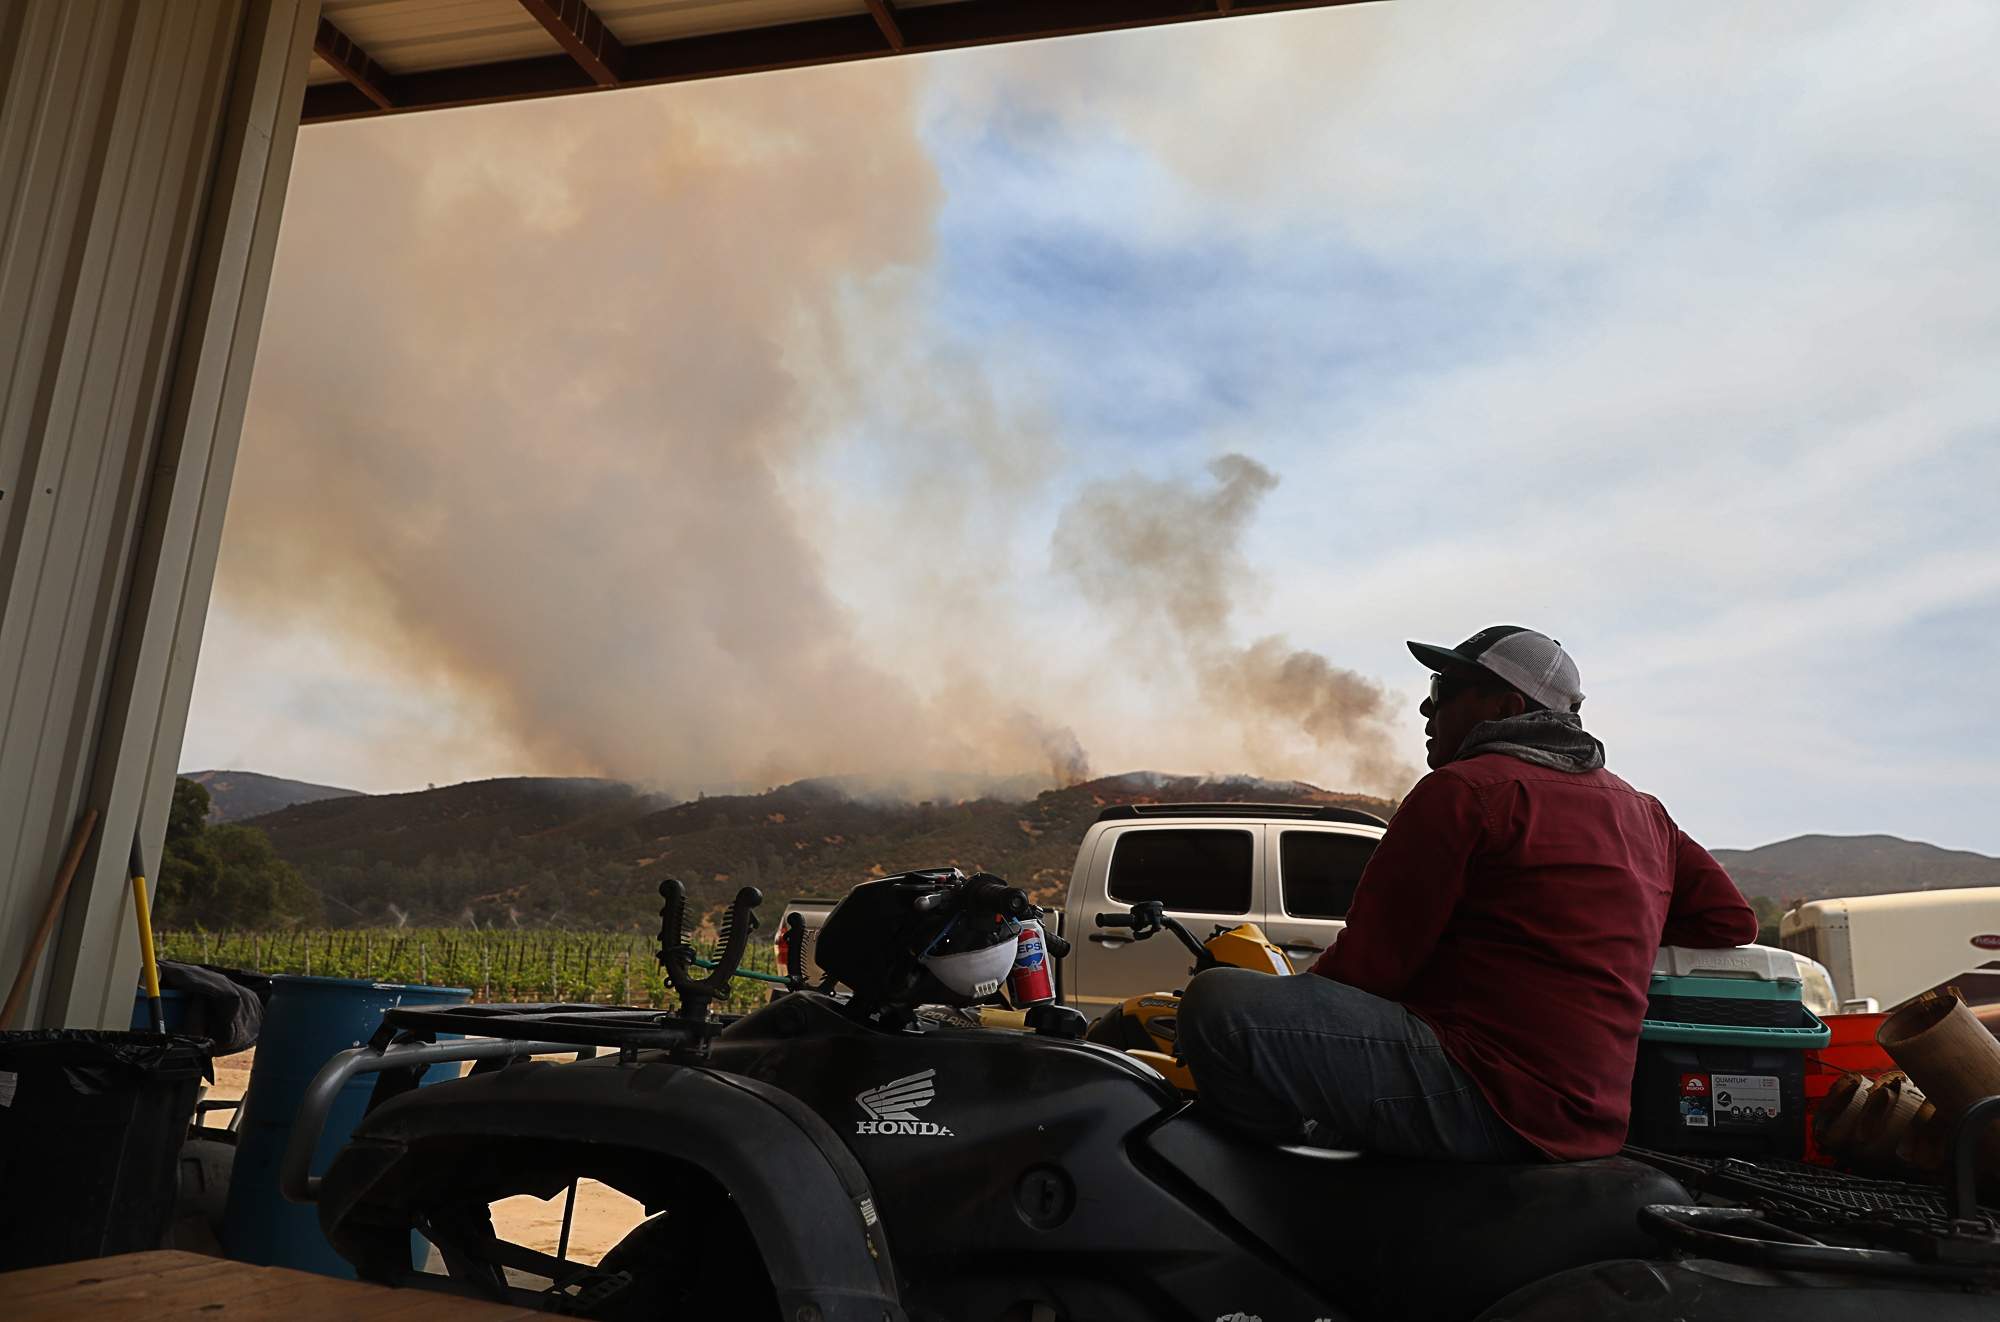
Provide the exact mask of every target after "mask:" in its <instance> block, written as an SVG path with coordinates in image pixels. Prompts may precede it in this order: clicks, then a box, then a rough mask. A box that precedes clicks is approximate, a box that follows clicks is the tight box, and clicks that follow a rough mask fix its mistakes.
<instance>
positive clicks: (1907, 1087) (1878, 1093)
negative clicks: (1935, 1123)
mask: <svg viewBox="0 0 2000 1322" xmlns="http://www.w3.org/2000/svg"><path fill="white" fill-rule="evenodd" d="M1924 1105H1925V1102H1924V1095H1923V1093H1922V1091H1920V1090H1919V1089H1918V1088H1917V1086H1916V1085H1915V1084H1913V1083H1911V1082H1910V1079H1909V1076H1908V1075H1905V1074H1885V1075H1883V1076H1882V1077H1881V1078H1880V1079H1878V1080H1876V1082H1875V1087H1874V1088H1873V1090H1871V1091H1870V1092H1869V1094H1868V1100H1867V1101H1865V1102H1863V1103H1862V1105H1861V1119H1860V1120H1859V1121H1858V1122H1857V1123H1856V1124H1855V1127H1854V1139H1855V1141H1854V1153H1855V1155H1856V1156H1859V1157H1865V1158H1867V1159H1869V1160H1871V1161H1893V1160H1895V1157H1896V1149H1897V1148H1898V1147H1900V1146H1901V1145H1902V1142H1903V1139H1904V1136H1905V1135H1907V1134H1908V1133H1909V1132H1910V1130H1911V1127H1912V1126H1913V1125H1914V1124H1915V1123H1916V1120H1917V1116H1918V1115H1919V1114H1920V1113H1921V1112H1922V1110H1923V1108H1924Z"/></svg>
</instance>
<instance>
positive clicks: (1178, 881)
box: [1110, 828, 1256, 914]
mask: <svg viewBox="0 0 2000 1322" xmlns="http://www.w3.org/2000/svg"><path fill="white" fill-rule="evenodd" d="M1255 853H1256V850H1255V844H1254V842H1253V841H1252V839H1251V837H1250V833H1249V832H1248V831H1229V830H1220V831H1218V830H1187V829H1184V828H1171V829H1165V828H1163V829H1161V830H1157V831H1124V832H1121V833H1120V834H1119V836H1118V842H1117V844H1116V845H1115V846H1113V848H1112V851H1111V878H1110V891H1111V898H1112V899H1114V900H1122V901H1123V902H1124V903H1126V904H1137V903H1139V902H1140V901H1141V900H1158V901H1160V903H1162V904H1164V905H1166V906H1167V908H1169V909H1176V910H1179V911H1181V912H1184V913H1223V914H1247V913H1249V912H1250V891H1251V880H1250V874H1251V869H1252V866H1253V864H1252V859H1253V857H1254V855H1255Z"/></svg>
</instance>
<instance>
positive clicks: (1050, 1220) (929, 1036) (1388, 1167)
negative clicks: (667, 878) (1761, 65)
mask: <svg viewBox="0 0 2000 1322" xmlns="http://www.w3.org/2000/svg"><path fill="white" fill-rule="evenodd" d="M661 889H662V893H663V895H664V896H665V897H666V901H667V903H666V906H665V909H664V911H663V917H664V920H665V921H664V923H663V930H662V955H663V958H662V962H663V963H664V964H665V966H666V969H667V976H668V978H669V980H670V981H671V983H672V984H673V986H674V987H675V989H676V990H677V991H678V992H679V993H680V995H681V998H682V1000H681V1010H680V1012H679V1013H674V1014H662V1013H658V1012H654V1011H648V1010H634V1009H617V1008H612V1009H607V1008H603V1007H589V1006H575V1005H537V1006H468V1007H458V1008H453V1009H445V1010H436V1009H432V1010H397V1011H392V1012H391V1013H390V1014H389V1015H388V1016H387V1017H386V1019H385V1022H384V1025H383V1028H382V1030H381V1032H380V1033H378V1034H377V1036H376V1038H375V1039H374V1041H373V1042H371V1043H370V1044H369V1045H368V1046H367V1047H363V1048H357V1049H356V1050H354V1051H350V1052H346V1053H343V1054H342V1055H341V1056H338V1057H336V1058H335V1059H334V1061H333V1062H332V1063H330V1064H329V1065H328V1066H327V1068H326V1069H325V1070H323V1071H322V1072H321V1075H320V1077H319V1078H318V1079H317V1080H316V1081H315V1084H314V1087H313V1090H312V1091H311V1092H310V1093H309V1095H308V1100H307V1102H306V1104H305V1106H304V1107H303V1108H302V1112H301V1116H300V1121H299V1125H298V1129H297V1134H296V1137H295V1140H294V1142H293V1145H292V1147H291V1149H290V1151H289V1153H288V1158H287V1165H286V1169H285V1172H284V1183H285V1188H286V1191H287V1193H288V1194H289V1195H291V1196H293V1197H295V1198H298V1199H300V1200H314V1199H316V1200H317V1201H318V1203H319V1210H320V1224H321V1226H322V1227H323V1228H324V1230H325V1232H326V1234H327V1236H328V1238H329V1239H330V1240H331V1241H332V1243H333V1244H334V1245H335V1247H337V1248H338V1249H339V1250H340V1252H341V1253H342V1254H343V1255H345V1256H346V1257H347V1258H348V1259H349V1260H350V1261H351V1262H353V1263H354V1264H355V1266H356V1268H357V1269H358V1271H359V1273H360V1274H361V1276H362V1277H363V1278H365V1279H369V1280H374V1281H380V1282H385V1283H388V1284H393V1285H402V1286H421V1287H425V1288H430V1289H438V1290H446V1291H451V1292H454V1293H458V1294H464V1295H472V1296H478V1297H484V1298H489V1299H493V1300H500V1301H506V1302H510V1303H514V1304H517V1305H528V1306H538V1307H541V1308H544V1309H547V1310H548V1311H551V1312H557V1313H562V1314H566V1315H572V1316H582V1317H593V1318H606V1319H625V1318H666V1317H673V1318H703V1319H708V1318H730V1319H753V1318H754V1319H760V1320H761V1319H771V1318H777V1319H782V1320H783V1322H902V1320H903V1319H912V1320H918V1322H1002V1320H1012V1322H1057V1320H1059V1319H1077V1320H1087V1322H1125V1320H1127V1319H1133V1320H1136V1319H1149V1320H1150V1319H1188V1320H1193V1319H1198V1320H1199V1322H1215V1320H1220V1319H1229V1320H1230V1322H1252V1320H1255V1322H1314V1320H1315V1319H1319V1320H1321V1322H1335V1320H1345V1319H1355V1320H1357V1322H1361V1320H1374V1319H1385V1320H1386V1319H1471V1318H1482V1319H1489V1320H1490V1322H1500V1320H1502V1319H1507V1320H1510V1322H1553V1320H1555V1319H1609V1320H1611V1322H1667V1320H1668V1319H1685V1320H1686V1322H1729V1320H1734V1319H1744V1320H1746V1322H1747V1320H1748V1319H1756V1322H1794V1320H1797V1322H1803V1320H1804V1319H1814V1322H1838V1320H1840V1319H1856V1320H1859V1319H1864V1318H1865V1319H1868V1320H1869V1322H1882V1319H1888V1318H1904V1317H1916V1316H1922V1317H1924V1318H1925V1319H1926V1322H1958V1320H1960V1319H1965V1320H1967V1322H1970V1320H1971V1319H1975V1318H1977V1319H1988V1320H1990V1319H1992V1318H1994V1317H1995V1316H2000V1233H1996V1222H1995V1219H1994V1218H1993V1217H1992V1216H1991V1215H1989V1214H1988V1213H1987V1212H1985V1211H1983V1210H1981V1209H1980V1208H1979V1207H1978V1206H1976V1205H1975V1204H1974V1202H1973V1200H1972V1196H1971V1174H1970V1172H1971V1169H1972V1167H1971V1154H1972V1149H1973V1148H1974V1147H1975V1146H1976V1144H1974V1143H1971V1142H1969V1141H1964V1140H1965V1139H1966V1137H1967V1135H1972V1134H1974V1133H1975V1130H1974V1129H1973V1126H1974V1125H1976V1124H1978V1123H1979V1122H1980V1120H1981V1119H1983V1118H1988V1117H1982V1116H1979V1115H1974V1116H1970V1117H1968V1120H1967V1122H1966V1125H1965V1127H1964V1129H1963V1131H1962V1133H1961V1135H1960V1137H1961V1142H1960V1145H1959V1147H1960V1153H1959V1155H1960V1158H1961V1160H1962V1162H1963V1163H1964V1164H1963V1165H1962V1167H1961V1172H1962V1177H1963V1181H1964V1184H1963V1187H1961V1188H1960V1189H1959V1190H1957V1191H1956V1192H1955V1194H1954V1195H1953V1198H1952V1200H1951V1203H1950V1205H1949V1206H1947V1203H1946V1200H1945V1198H1944V1197H1943V1196H1942V1195H1940V1194H1939V1193H1938V1192H1937V1191H1934V1190H1930V1189H1928V1188H1923V1187H1919V1186H1909V1185H1900V1184H1887V1183H1885V1182H1880V1181H1863V1180H1853V1179H1848V1178H1845V1177H1841V1176H1837V1175H1832V1174H1830V1173H1828V1172H1824V1171H1819V1170H1817V1169H1813V1168H1803V1167H1793V1166H1790V1165H1789V1164H1786V1163H1751V1162H1741V1161H1734V1162H1724V1163H1707V1162H1699V1161H1693V1160H1685V1159H1679V1158H1665V1157H1652V1158H1650V1159H1649V1158H1648V1156H1646V1155H1643V1154H1640V1155H1634V1154H1628V1155H1623V1156H1618V1157H1611V1158H1606V1159H1603V1160H1597V1161H1584V1162H1572V1163H1546V1164H1540V1165H1523V1166H1467V1165H1446V1164H1423V1163H1413V1162H1408V1161H1397V1160H1386V1159H1382V1158H1377V1157H1372V1156H1366V1155H1361V1154H1356V1153H1350V1152H1337V1151H1326V1150H1315V1149H1302V1148H1275V1147H1268V1146H1263V1145H1259V1144H1256V1143H1251V1142H1246V1141H1244V1140H1242V1139H1239V1138H1236V1137H1234V1136H1232V1135H1231V1134H1229V1133H1226V1132H1223V1131H1221V1130H1219V1129H1216V1128H1212V1127H1210V1126H1209V1125H1208V1124H1206V1123H1204V1122H1203V1120H1202V1118H1201V1116H1200V1113H1199V1103H1196V1104H1195V1105H1194V1106H1193V1107H1190V1106H1189V1105H1187V1104H1186V1103H1185V1102H1184V1101H1183V1099H1182V1098H1181V1096H1180V1095H1179V1093H1178V1092H1177V1091H1176V1090H1175V1089H1174V1088H1172V1087H1170V1086H1168V1084H1167V1083H1166V1082H1165V1081H1164V1080H1163V1079H1162V1078H1161V1077H1160V1076H1159V1075H1158V1074H1157V1073H1156V1072H1155V1071H1153V1070H1151V1069H1149V1068H1147V1067H1146V1066H1145V1065H1144V1064H1142V1063H1141V1062H1139V1061H1137V1060H1134V1059H1133V1058H1132V1057H1131V1056H1129V1055H1127V1054H1126V1053H1125V1052H1122V1051H1119V1050H1115V1049H1112V1048H1109V1047H1105V1046H1101V1045H1099V1044H1095V1043H1092V1042H1088V1041H1084V1040H1082V1039H1081V1037H1080V1035H1079V1033H1080V1028H1081V1022H1082V1020H1081V1016H1080V1015H1077V1014H1075V1013H1074V1012H1073V1011H1069V1010H1067V1009H1066V1008H1065V1007H1060V1006H1044V1007H1038V1009H1037V1011H1036V1012H1034V1013H1033V1014H1032V1016H1031V1024H1030V1027H1031V1029H1032V1030H1033V1031H1030V1032H1026V1033H1023V1032H1016V1031H1007V1030H999V1029H980V1028H952V1029H948V1030H939V1029H935V1028H928V1027H926V1026H925V1024H924V1023H923V1022H922V1021H921V1019H920V1018H919V1017H918V1015H917V1014H916V1010H917V1008H918V1007H919V1006H921V1005H924V1004H926V1003H928V1002H929V1001H931V1000H933V999H935V998H936V997H937V996H938V994H939V993H940V991H942V990H945V989H942V988H940V987H938V986H937V985H936V983H935V980H933V979H931V978H930V977H929V975H928V974H927V972H926V968H925V964H924V962H923V952H925V951H928V950H931V949H934V948H935V947H936V944H937V942H938V941H940V940H941V939H942V936H941V934H942V933H943V932H944V931H945V928H946V926H947V925H949V924H953V923H957V924H961V925H963V924H966V923H987V924H991V925H993V926H994V927H995V928H996V930H999V929H1004V927H1005V925H1006V924H1007V923H1008V922H1010V921H1015V920H1017V919H1018V918H1019V917H1020V916H1022V915H1024V914H1027V913H1032V912H1033V910H1032V906H1029V905H1028V903H1027V897H1026V896H1025V895H1023V894H1022V893H1021V892H1020V891H1018V890H1014V889H1012V888H1010V887H1007V886H1006V885H1005V884H1004V883H997V884H996V883H995V881H994V879H988V878H979V879H971V880H968V879H966V878H964V877H962V876H958V875H957V874H955V873H927V874H906V875H904V876H900V877H890V878H886V879H883V880H880V881H876V882H872V883H868V884H865V885H863V886H861V887H859V888H857V889H856V891H855V892H854V894H853V895H852V896H850V897H849V899H848V900H846V901H844V902H843V904H842V905H841V907H840V908H839V909H837V910H836V911H835V913H834V914H833V915H832V916H831V917H830V919H829V920H828V923H827V925H826V928H825V929H824V931H823V933H822V935H821V938H820V944H819V959H820V963H821V964H822V966H823V967H825V968H826V969H828V970H830V971H831V972H832V974H833V978H834V979H837V980H838V982H839V983H840V984H841V986H844V987H845V988H846V989H847V990H846V993H845V994H842V993H841V992H840V991H839V990H838V989H837V988H834V987H829V986H822V987H820V988H815V989H806V988H804V987H803V985H802V983H803V979H802V978H799V977H798V976H797V974H798V970H797V968H796V962H795V966H794V969H793V974H794V981H795V982H797V983H799V984H801V985H800V987H799V989H798V990H794V991H792V992H790V993H789V994H787V995H783V996H780V997H779V998H777V999H776V1000H774V1001H773V1002H772V1003H771V1004H770V1005H768V1006H766V1007H764V1008H763V1009H760V1010H757V1011H756V1012H754V1013H751V1014H748V1015H745V1016H743V1017H741V1018H735V1019H728V1020H723V1019H719V1018H717V1017H716V1016H714V1015H711V1014H710V1013H709V1004H710V1002H711V1000H712V999H713V998H715V997H716V996H717V995H719V994H720V993H721V992H722V990H723V988H724V987H725V986H726V985H727V983H728V980H729V977H730V975H731V974H732V973H733V972H734V970H735V967H736V965H737V963H738V961H739V960H740V958H741V955H742V951H743V946H744V942H745V939H746V937H747V935H748V932H749V928H750V926H751V924H752V918H751V912H750V911H751V907H752V905H754V903H755V902H756V900H757V898H758V897H757V894H756V892H755V891H754V890H749V889H745V890H744V891H743V892H742V893H740V894H739V895H738V897H737V900H736V904H735V906H734V909H733V911H732V913H731V915H730V919H729V920H728V922H727V923H726V924H725V928H724V930H725V934H726V935H725V939H724V941H723V943H722V947H721V949H720V950H719V952H718V954H717V957H716V958H715V960H714V961H713V963H712V964H709V963H707V962H705V961H697V960H695V959H694V958H693V952H692V949H691V947H690V946H689V945H688V943H687V939H686V937H685V936H684V931H685V924H684V915H683V912H682V911H683V908H684V906H683V904H682V901H681V898H680V894H679V888H678V886H677V885H675V884H673V883H668V884H666V885H664V886H662V888H661ZM698 967H708V968H709V970H710V971H709V972H708V973H707V974H706V976H702V977H697V976H696V969H697V968H698ZM829 981H832V979H830V980H829ZM446 1035H459V1037H458V1040H438V1039H442V1038H444V1037H445V1036H446ZM598 1049H608V1052H607V1054H604V1055H597V1056H592V1055H591V1053H592V1052H594V1051H596V1050H598ZM556 1053H565V1054H571V1055H576V1056H578V1059H576V1060H575V1061H574V1062H568V1063H551V1062H546V1061H530V1060H529V1059H527V1057H529V1056H530V1055H547V1054H556ZM586 1057H588V1058H586ZM454 1059H455V1060H467V1059H470V1060H474V1061H476V1062H477V1065H476V1067H475V1068H474V1069H473V1070H472V1071H471V1073H470V1074H469V1075H468V1076H467V1077H465V1078H463V1079H459V1080H456V1081H452V1082H446V1083H440V1084H435V1085H431V1086H428V1087H423V1088H417V1087H416V1086H415V1084H416V1080H417V1078H418V1077H419V1075H420V1074H421V1072H422V1070H423V1069H424V1068H425V1067H426V1066H428V1065H430V1064H432V1063H435V1062H437V1061H439V1060H454ZM366 1073H374V1074H377V1075H379V1080H378V1083H377V1086H376V1093H375V1098H374V1101H373V1104H372V1107H371V1110H370V1111H369V1113H368V1115H367V1116H366V1118H365V1119H364V1120H363V1121H362V1123H361V1124H360V1125H359V1126H358V1127H357V1128H356V1130H355V1132H354V1135H353V1137H352V1140H351V1141H350V1142H349V1143H348V1145H347V1146H346V1147H345V1148H344V1149H343V1150H342V1151H341V1153H340V1155H339V1156H338V1157H337V1158H336V1159H335V1160H334V1162H333V1163H332V1164H331V1166H330V1167H329V1168H328V1170H327V1172H326V1174H325V1176H324V1177H323V1178H315V1177H312V1176H311V1175H310V1174H309V1173H308V1171H307V1161H308V1160H309V1155H310V1153H311V1151H312V1148H313V1145H314V1142H315V1140H316V1138H317V1131H318V1128H319V1120H320V1118H323V1116H324V1114H325V1107H326V1104H327V1103H328V1102H329V1101H330V1099H331V1097H332V1096H333V1094H334V1093H337V1092H338V1091H339V1089H340V1087H342V1086H343V1085H344V1084H345V1083H346V1082H347V1081H348V1080H349V1079H351V1078H353V1077H354V1076H355V1075H357V1074H366ZM1985 1110H1986V1111H1988V1112H1992V1113H1993V1114H1992V1116H1991V1117H1990V1118H2000V1099H1996V1101H1995V1103H1994V1105H1992V1106H1987V1107H1985ZM583 1177H587V1178H591V1179H596V1180H600V1181H602V1182H604V1183H606V1184H608V1185H611V1186H613V1187H614V1188H617V1189H620V1190H622V1191H624V1192H625V1193H627V1194H629V1195H631V1196H632V1197H634V1198H636V1199H638V1200H640V1201H641V1202H642V1203H643V1204H644V1206H645V1207H646V1209H647V1211H648V1214H649V1216H648V1219H647V1220H645V1221H643V1222H641V1223H640V1224H639V1225H638V1226H636V1227H635V1228H634V1229H633V1230H632V1231H631V1232H630V1233H629V1234H628V1235H627V1236H626V1237H625V1239H624V1240H623V1241H622V1242H621V1243H619V1244H618V1245H617V1246H616V1247H615V1248H613V1249H612V1250H611V1251H610V1252H609V1253H608V1254H606V1255H605V1257H604V1258H603V1259H602V1260H601V1261H600V1262H598V1263H596V1264H594V1265H592V1264H586V1263H581V1262H574V1261H569V1260H567V1255H566V1253H565V1252H564V1251H561V1250H559V1252H558V1253H557V1254H555V1255H549V1254H546V1253H541V1252H538V1251H535V1250H531V1249H528V1248H526V1247H524V1246H521V1245H517V1244H512V1243H509V1242H507V1241H505V1240H502V1239H500V1238H498V1237H497V1236H496V1235H495V1233H494V1230H493V1224H492V1220H491V1218H490V1216H489V1213H488V1206H489V1204H491V1203H492V1202H494V1201H495V1200H497V1199H501V1198H505V1197H508V1196H510V1195H513V1194H519V1193H529V1194H534V1195H536V1196H538V1197H543V1198H547V1197H552V1196H554V1195H555V1194H557V1193H559V1192H561V1191H562V1190H563V1189H565V1188H566V1187H570V1188H571V1189H572V1193H573V1185H574V1181H576V1180H577V1179H578V1178H583ZM413 1229H414V1230H418V1231H421V1232H422V1234H423V1235H424V1236H425V1237H426V1238H428V1239H429V1241H430V1242H431V1243H432V1244H434V1245H436V1246H437V1249H438V1251H439V1256H440V1257H441V1259H442V1263H443V1268H444V1270H443V1272H442V1273H427V1272H422V1271H417V1270H413V1268H412V1265H411V1260H410V1231H411V1230H413ZM566 1238H567V1237H566V1236H565V1239H566Z"/></svg>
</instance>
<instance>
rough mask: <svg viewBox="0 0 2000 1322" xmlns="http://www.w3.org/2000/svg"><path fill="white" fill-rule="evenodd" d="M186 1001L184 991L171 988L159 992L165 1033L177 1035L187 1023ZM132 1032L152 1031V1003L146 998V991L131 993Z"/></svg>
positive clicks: (140, 989)
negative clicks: (165, 1020) (165, 1023)
mask: <svg viewBox="0 0 2000 1322" xmlns="http://www.w3.org/2000/svg"><path fill="white" fill-rule="evenodd" d="M187 999H188V994H187V993H186V992H184V991H176V990H175V989H173V988H171V987H164V988H162V989H161V990H160V1013H161V1014H163V1015H165V1016H166V1018H167V1031H168V1032H169V1033H178V1032H180V1031H181V1028H182V1026H183V1025H185V1024H186V1023H187ZM132 1031H133V1032H135V1033H150V1032H152V1031H153V1003H152V1001H150V1000H148V999H147V997H146V989H145V988H144V987H141V988H139V989H138V990H137V991H135V992H133V993H132Z"/></svg>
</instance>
